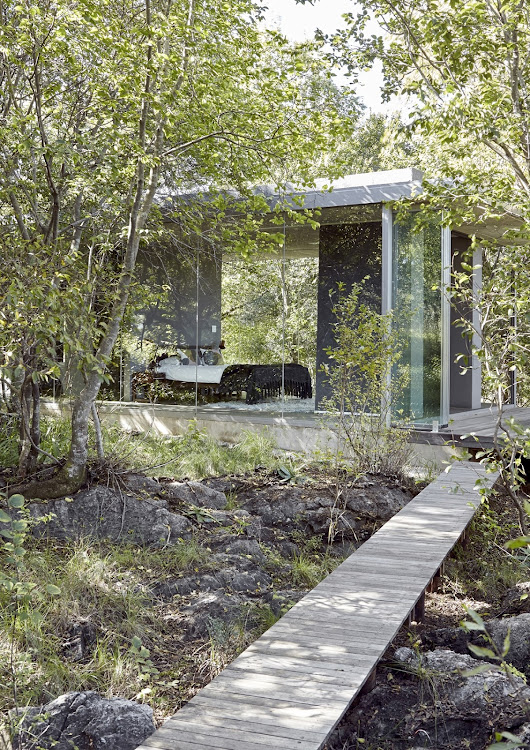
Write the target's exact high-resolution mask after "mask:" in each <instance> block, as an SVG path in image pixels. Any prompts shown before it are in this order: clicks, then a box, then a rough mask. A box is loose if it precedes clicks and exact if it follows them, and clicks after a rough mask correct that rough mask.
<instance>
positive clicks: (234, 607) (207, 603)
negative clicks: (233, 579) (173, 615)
mask: <svg viewBox="0 0 530 750" xmlns="http://www.w3.org/2000/svg"><path fill="white" fill-rule="evenodd" d="M242 619H243V600H242V599H240V598H239V597H237V596H229V595H228V594H225V593H224V592H223V591H213V592H212V593H209V594H201V595H200V596H199V597H198V598H197V600H196V601H195V602H194V603H193V604H190V605H189V606H188V607H185V608H184V609H183V610H182V624H183V626H184V628H185V635H184V637H185V639H186V640H188V639H193V640H195V639H197V638H208V636H209V632H210V630H209V629H210V626H211V622H212V620H221V621H222V622H224V623H225V624H231V623H235V622H239V621H240V620H242Z"/></svg>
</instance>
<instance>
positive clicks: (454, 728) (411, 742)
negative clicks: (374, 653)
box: [328, 647, 530, 750]
mask: <svg viewBox="0 0 530 750" xmlns="http://www.w3.org/2000/svg"><path fill="white" fill-rule="evenodd" d="M395 660H396V662H397V663H398V665H400V666H399V667H398V669H397V670H395V671H393V672H392V676H393V679H392V680H381V682H380V683H379V684H378V685H377V686H376V687H375V689H374V690H372V692H370V693H368V694H367V695H366V696H364V697H363V698H361V700H360V701H359V703H358V705H357V706H356V707H355V708H354V709H353V710H352V711H350V712H349V714H348V715H347V717H346V719H345V721H343V723H342V725H341V726H340V728H339V729H338V730H337V731H336V732H335V733H334V735H333V736H332V738H331V740H330V741H329V743H328V747H329V750H339V749H340V750H342V748H344V747H357V745H358V744H359V743H358V742H357V740H358V739H359V738H360V739H361V740H364V741H365V742H366V744H367V745H368V744H369V745H370V746H373V747H385V748H392V749H393V750H411V749H412V748H420V747H425V748H427V747H428V748H436V750H456V749H457V748H458V749H460V748H462V750H463V748H468V750H484V748H485V747H486V746H487V745H488V744H489V743H490V742H492V741H493V739H494V738H493V735H494V732H495V731H498V732H501V731H510V732H512V733H513V734H516V735H517V732H518V731H525V730H524V724H525V722H527V721H528V719H527V717H526V716H525V709H524V703H525V701H528V700H529V699H530V688H528V687H527V686H526V684H525V683H524V682H523V680H521V679H519V678H517V677H513V678H512V679H511V680H510V679H509V678H508V677H507V675H506V674H504V673H503V672H500V671H497V670H496V669H495V667H494V666H493V665H490V664H487V663H486V662H482V661H478V660H477V659H474V658H472V657H471V656H468V655H465V654H458V653H455V652H454V651H450V650H447V649H435V650H434V651H430V652H426V653H422V654H418V653H417V652H416V651H413V650H412V649H410V648H406V647H404V648H400V649H398V650H397V651H396V653H395ZM476 667H483V668H484V669H485V671H483V672H480V673H479V674H474V675H470V676H465V675H464V674H462V673H463V672H466V671H470V670H472V669H475V668H476ZM407 673H408V676H407ZM360 746H363V745H362V744H361V745H360Z"/></svg>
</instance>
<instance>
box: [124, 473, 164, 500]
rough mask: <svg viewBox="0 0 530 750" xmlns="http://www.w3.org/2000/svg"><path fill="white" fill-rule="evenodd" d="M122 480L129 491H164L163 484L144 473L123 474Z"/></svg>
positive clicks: (137, 492) (142, 492) (146, 492)
mask: <svg viewBox="0 0 530 750" xmlns="http://www.w3.org/2000/svg"><path fill="white" fill-rule="evenodd" d="M121 480H122V482H123V483H124V485H125V486H126V487H127V490H128V491H129V492H134V493H135V494H139V495H159V494H160V493H161V492H162V485H161V484H160V483H159V482H157V481H156V479H152V478H151V477H145V476H144V475H143V474H123V476H122V477H121Z"/></svg>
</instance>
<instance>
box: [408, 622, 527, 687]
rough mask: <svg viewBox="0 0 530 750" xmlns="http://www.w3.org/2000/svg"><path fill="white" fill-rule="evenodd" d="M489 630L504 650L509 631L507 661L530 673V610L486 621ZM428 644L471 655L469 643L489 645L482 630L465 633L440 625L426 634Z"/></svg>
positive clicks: (425, 639) (499, 646)
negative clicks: (529, 611)
mask: <svg viewBox="0 0 530 750" xmlns="http://www.w3.org/2000/svg"><path fill="white" fill-rule="evenodd" d="M486 627H487V630H488V632H489V634H490V636H491V637H492V639H493V641H494V642H495V644H496V646H497V648H498V649H499V651H500V652H501V653H502V650H503V647H504V639H505V638H506V635H507V634H508V631H510V649H509V651H508V654H507V656H506V661H508V662H509V663H510V664H513V666H514V667H516V668H517V669H519V670H520V671H521V672H529V674H530V613H525V614H521V615H516V616H515V617H505V618H503V619H502V620H487V621H486ZM423 640H424V643H425V645H426V646H427V647H429V648H430V647H432V646H445V647H446V648H450V649H452V650H453V651H456V652H458V653H461V654H469V648H468V644H469V643H473V644H475V645H477V646H486V647H488V643H486V642H485V641H484V638H483V637H482V635H481V634H480V633H477V632H475V631H472V632H471V633H468V632H466V631H465V630H463V629H462V628H440V629H438V630H433V631H431V632H430V633H427V634H426V635H425V636H424V638H423Z"/></svg>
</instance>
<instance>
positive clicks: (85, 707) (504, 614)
mask: <svg viewBox="0 0 530 750" xmlns="http://www.w3.org/2000/svg"><path fill="white" fill-rule="evenodd" d="M415 491H416V490H415V489H414V488H413V487H406V486H403V485H402V484H400V483H399V482H398V481H396V480H394V479H384V478H381V477H370V476H369V477H363V478H362V479H361V480H356V481H354V480H353V479H351V478H348V477H347V476H344V477H341V478H340V481H339V483H337V482H336V481H335V479H333V478H331V477H328V476H326V475H324V474H318V473H314V474H312V475H311V474H305V475H304V476H296V477H293V476H283V477H281V476H278V475H277V474H275V475H271V474H270V473H267V472H265V471H256V472H255V473H254V474H253V475H250V476H245V477H225V478H216V479H210V480H206V481H203V482H176V481H173V480H170V479H162V480H158V481H156V480H153V479H150V478H146V477H144V476H141V475H135V474H124V475H123V476H122V477H121V478H120V479H119V481H117V482H115V483H114V485H112V486H102V485H96V486H93V487H90V488H87V489H85V490H82V491H81V492H80V493H78V494H77V495H76V496H75V497H74V498H65V499H63V500H57V501H53V502H50V503H39V502H35V503H31V505H30V506H29V509H30V513H31V515H32V517H33V518H35V519H38V518H40V517H42V516H45V515H48V514H50V513H51V514H52V516H53V517H52V518H51V520H49V521H48V522H47V523H45V524H38V525H36V526H35V527H34V533H35V534H36V535H37V536H40V537H43V538H47V539H54V540H68V541H71V540H73V539H75V538H78V537H79V538H81V537H86V535H90V536H92V537H95V538H98V539H100V540H105V541H103V542H102V543H104V544H108V543H109V540H110V541H111V542H112V543H113V544H114V545H118V546H119V545H121V544H124V545H128V546H129V547H130V545H131V544H132V545H135V546H136V547H137V548H138V550H140V549H147V548H149V549H155V550H158V551H159V556H160V557H161V558H164V556H166V555H167V556H168V557H169V556H170V555H171V553H172V550H177V549H178V550H181V549H182V550H184V551H185V550H186V549H187V550H188V552H189V551H190V550H191V552H193V554H191V553H190V554H189V560H188V564H182V565H174V566H173V565H166V566H164V567H163V568H160V567H159V568H150V567H148V566H146V565H144V564H140V563H141V561H142V560H143V558H141V559H140V558H139V560H138V564H137V565H136V566H134V565H132V567H131V575H133V574H134V576H135V578H134V581H135V585H136V586H137V587H140V589H141V593H142V596H143V597H144V601H145V606H146V607H149V608H151V609H152V610H153V612H154V613H155V614H156V619H157V622H158V623H159V629H158V631H157V634H156V639H154V640H153V639H151V642H150V643H149V646H150V654H149V664H150V665H151V666H152V668H153V669H156V670H157V674H158V675H163V676H164V680H165V682H164V683H162V684H164V685H166V686H168V687H166V688H164V690H165V691H166V702H165V704H164V705H166V706H167V705H171V710H176V709H177V708H178V707H179V706H180V705H181V704H182V703H183V702H185V701H186V700H188V699H189V698H190V697H191V696H192V695H193V694H194V693H195V692H196V691H197V690H198V689H200V687H202V686H203V685H204V684H206V683H207V682H208V681H209V680H210V679H211V678H212V677H213V676H214V675H215V674H216V672H217V671H219V669H222V668H223V666H225V664H226V663H228V662H229V661H230V660H231V659H232V658H234V656H235V655H236V654H237V652H238V651H241V650H242V649H243V648H245V647H246V646H247V645H248V644H249V643H250V642H251V641H252V640H253V639H254V638H256V637H257V636H258V635H259V634H260V633H261V632H262V631H263V630H264V629H266V628H267V627H269V626H270V625H271V624H272V623H273V622H274V621H275V619H276V618H277V617H279V616H281V614H282V612H283V611H285V610H286V609H287V608H288V607H290V606H291V605H292V604H293V603H294V602H296V601H298V600H299V599H300V598H301V597H302V596H303V595H304V594H305V593H306V592H307V591H308V590H309V589H310V588H312V587H313V586H314V585H315V584H316V583H317V581H318V580H319V579H320V578H322V577H323V576H324V575H325V574H326V573H327V572H329V571H330V570H331V569H332V568H333V567H335V566H336V565H337V564H339V563H340V561H341V560H342V559H343V558H344V556H345V555H347V554H349V553H350V552H352V551H354V549H355V548H356V547H357V546H358V545H360V544H361V543H362V542H363V541H364V540H365V539H367V538H368V537H369V536H370V535H371V534H372V533H373V532H374V531H375V530H376V529H377V528H378V527H379V526H380V525H381V524H382V523H384V522H385V521H386V520H388V519H389V518H391V516H392V515H393V514H394V513H395V512H397V511H398V510H399V509H400V508H401V507H403V506H404V505H405V504H406V503H407V502H408V500H409V499H410V498H411V497H412V496H413V494H414V492H415ZM481 533H482V532H481ZM328 542H329V543H328ZM39 543H41V542H38V544H39ZM483 545H484V539H482V538H481V539H479V540H478V541H477V550H478V551H482V552H484V554H486V552H487V551H486V550H485V549H483ZM494 546H496V547H497V548H498V549H500V548H501V547H500V544H499V543H498V540H496V541H495V542H494ZM503 554H504V555H505V554H506V553H503ZM473 556H474V550H469V549H468V550H467V551H465V550H464V551H463V552H461V557H462V560H464V562H457V563H455V566H456V567H454V568H453V570H452V571H451V570H450V571H449V578H448V579H446V581H445V584H444V586H445V588H443V589H442V590H441V591H439V592H437V593H433V594H431V595H428V597H427V608H426V617H425V620H424V622H423V623H418V624H413V625H412V626H411V627H410V628H408V629H403V630H402V631H401V632H400V634H399V636H398V638H397V640H396V642H395V643H394V644H392V646H391V648H390V649H389V650H388V652H387V654H386V656H385V659H384V661H383V663H382V664H381V665H380V668H379V669H378V678H377V684H376V687H375V689H374V690H373V691H372V692H371V693H369V694H367V695H365V696H364V697H362V698H361V699H360V700H359V702H358V703H357V705H356V706H355V707H353V708H352V709H351V710H350V711H349V712H348V714H347V715H346V716H345V717H344V720H343V721H342V722H341V725H340V726H339V727H338V728H337V730H336V732H335V733H334V735H333V737H332V738H331V740H330V741H329V743H328V746H327V750H353V749H354V748H355V749H356V750H359V749H360V748H363V750H416V748H434V749H437V750H459V749H462V750H464V748H467V749H468V750H484V748H486V747H487V746H488V745H489V744H490V743H491V742H492V741H494V738H495V732H498V733H501V732H508V733H510V734H511V737H512V741H515V740H514V739H513V738H517V740H518V742H519V745H517V744H515V745H513V747H516V746H519V747H530V715H529V714H528V708H529V705H530V689H529V688H528V687H527V686H526V684H525V679H526V677H530V666H529V665H530V596H528V595H529V594H530V583H526V582H524V581H523V582H522V583H518V584H517V585H515V586H512V587H511V588H509V587H506V586H504V584H503V582H502V581H500V580H499V582H498V585H497V584H496V585H495V587H494V588H495V591H493V589H492V588H491V586H490V583H491V581H490V579H487V580H486V583H482V584H481V583H480V582H479V581H478V577H479V576H478V572H477V570H478V568H477V567H476V565H475V567H473V565H472V566H471V569H470V570H471V572H470V570H468V571H467V573H466V575H468V576H471V577H472V576H473V575H477V583H476V586H475V588H474V589H473V586H471V593H470V589H469V587H468V589H467V591H464V589H463V588H462V587H460V588H458V585H456V584H455V583H454V581H455V580H457V579H458V577H459V576H461V575H464V573H463V568H462V565H464V566H465V565H468V562H465V560H468V561H469V560H473ZM492 564H493V563H492ZM459 565H460V567H458V566H459ZM522 570H523V571H524V568H523V569H522ZM138 576H139V577H138ZM529 578H530V576H529ZM492 580H493V579H492ZM451 581H453V582H451ZM481 587H482V588H481ZM503 587H504V588H503ZM466 606H467V607H469V608H471V609H473V610H475V611H477V612H480V613H481V614H482V615H483V616H484V618H485V620H486V623H487V628H488V633H489V635H488V638H489V641H488V642H486V641H485V640H484V637H483V635H482V634H481V633H480V632H478V631H476V630H475V631H471V632H469V633H467V632H465V631H464V630H462V629H461V628H460V626H459V625H460V621H461V620H463V619H466V618H468V619H469V617H468V615H467V613H466V610H465V607H466ZM101 627H102V626H101V623H100V622H98V621H97V618H96V617H92V618H91V617H90V616H88V617H86V616H85V617H77V618H75V617H72V618H71V620H70V621H69V623H68V628H66V629H65V630H64V638H63V639H62V643H61V649H62V656H63V658H64V659H66V660H68V661H69V662H70V663H71V664H72V668H74V667H75V664H82V663H84V662H86V661H87V660H89V659H90V658H91V656H92V653H93V651H94V648H95V644H96V643H97V641H98V638H100V637H101ZM508 633H509V643H508V641H507V640H506V636H507V634H508ZM470 644H471V647H472V648H473V647H478V648H479V649H480V648H484V647H488V648H490V649H493V650H496V649H498V650H499V651H502V650H503V648H504V646H505V645H506V646H509V649H508V652H507V654H506V658H505V661H506V662H507V663H509V664H510V665H512V671H511V672H509V671H508V672H507V671H506V670H505V669H500V670H499V669H498V663H497V662H498V660H496V659H491V658H489V661H488V657H487V654H486V655H485V654H484V653H482V654H476V653H475V654H472V652H471V651H470V648H469V645H470ZM484 659H486V660H487V661H486V662H485V661H484ZM467 672H472V674H469V675H466V673H467ZM158 690H159V693H160V689H158ZM146 702H147V703H149V699H147V701H146ZM153 706H154V709H155V712H154V720H155V722H156V723H160V722H161V721H162V720H163V718H164V712H163V711H162V710H161V709H160V706H159V705H158V704H156V702H155V703H153ZM25 726H26V727H27V728H28V727H29V728H30V729H31V731H30V732H29V734H28V733H27V734H26V735H24V734H22V735H21V737H22V739H23V741H22V744H21V748H22V750H36V748H37V747H38V748H39V749H40V748H43V749H44V750H48V748H51V747H54V748H55V749H56V750H71V748H72V742H74V740H75V746H76V747H77V748H79V750H91V749H92V750H94V749H95V750H103V749H104V748H105V749H107V748H109V747H112V748H114V750H134V748H135V747H136V746H137V745H138V744H139V743H140V742H141V741H142V740H143V739H144V737H147V736H149V734H150V733H151V732H152V731H153V728H154V721H153V711H152V710H151V708H149V706H148V705H140V704H138V703H135V702H133V701H126V700H122V699H121V698H120V699H116V698H114V699H111V700H108V699H106V698H104V697H102V696H100V695H97V694H96V693H94V692H93V691H90V690H87V691H77V692H72V693H68V694H67V695H63V696H60V697H58V698H57V699H56V700H54V701H51V702H48V703H47V704H46V705H44V706H41V707H38V708H34V709H31V711H30V713H29V715H28V718H27V721H26V724H25ZM35 733H37V734H38V744H36V740H35ZM109 743H110V744H109Z"/></svg>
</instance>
